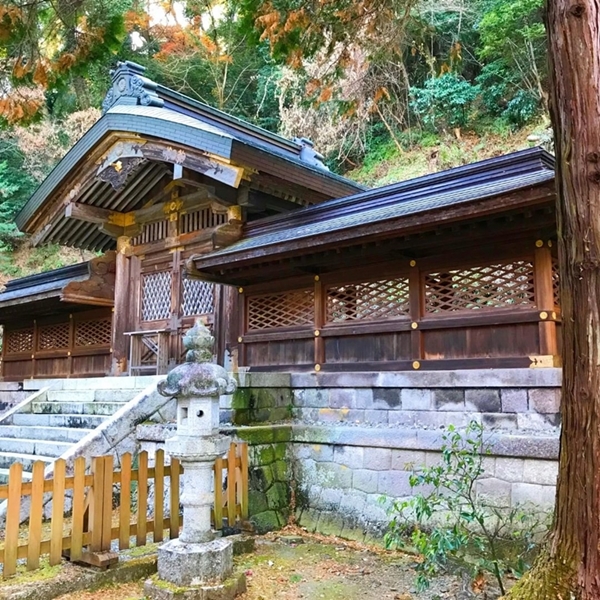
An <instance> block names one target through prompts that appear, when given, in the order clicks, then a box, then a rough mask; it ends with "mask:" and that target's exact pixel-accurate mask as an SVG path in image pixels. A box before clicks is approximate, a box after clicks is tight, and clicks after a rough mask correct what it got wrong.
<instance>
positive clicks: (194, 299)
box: [181, 279, 215, 317]
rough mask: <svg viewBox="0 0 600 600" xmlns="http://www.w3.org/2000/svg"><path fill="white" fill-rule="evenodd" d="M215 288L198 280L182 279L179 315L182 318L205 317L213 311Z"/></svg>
mask: <svg viewBox="0 0 600 600" xmlns="http://www.w3.org/2000/svg"><path fill="white" fill-rule="evenodd" d="M214 291H215V286H214V284H212V283H207V282H206V281H199V280H198V279H184V280H183V281H182V283H181V313H182V316H184V317H189V316H191V315H207V314H211V313H212V312H213V310H214Z"/></svg>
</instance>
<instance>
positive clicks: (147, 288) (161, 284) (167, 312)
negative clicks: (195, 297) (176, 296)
mask: <svg viewBox="0 0 600 600" xmlns="http://www.w3.org/2000/svg"><path fill="white" fill-rule="evenodd" d="M170 316H171V271H157V272H154V273H145V274H143V275H142V310H141V317H142V321H159V320H161V319H168V318H169V317H170Z"/></svg>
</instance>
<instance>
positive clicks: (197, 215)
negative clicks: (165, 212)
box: [179, 208, 227, 233]
mask: <svg viewBox="0 0 600 600" xmlns="http://www.w3.org/2000/svg"><path fill="white" fill-rule="evenodd" d="M223 223H227V215H226V214H218V213H214V212H213V211H212V209H210V208H204V209H202V210H196V211H194V212H189V213H186V214H184V215H181V217H180V218H179V233H191V232H192V231H200V230H201V229H208V228H210V227H216V226H217V225H223Z"/></svg>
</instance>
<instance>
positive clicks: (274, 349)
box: [246, 339, 314, 367]
mask: <svg viewBox="0 0 600 600" xmlns="http://www.w3.org/2000/svg"><path fill="white" fill-rule="evenodd" d="M246 360H247V362H248V364H250V365H253V366H257V367H258V366H266V365H293V364H295V363H304V364H312V363H313V361H314V342H313V340H312V339H307V340H289V341H285V342H260V343H253V344H246Z"/></svg>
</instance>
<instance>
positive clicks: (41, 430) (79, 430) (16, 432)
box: [0, 415, 93, 444]
mask: <svg viewBox="0 0 600 600" xmlns="http://www.w3.org/2000/svg"><path fill="white" fill-rule="evenodd" d="M31 416H37V415H31ZM61 416H62V415H61ZM92 418H93V417H92ZM91 431H93V429H86V428H83V427H61V426H59V427H52V426H46V427H40V426H35V425H2V426H0V437H3V438H22V439H28V440H46V441H54V442H67V443H71V444H75V443H76V442H78V441H79V440H80V439H81V438H82V437H85V436H86V435H87V434H88V433H90V432H91Z"/></svg>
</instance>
